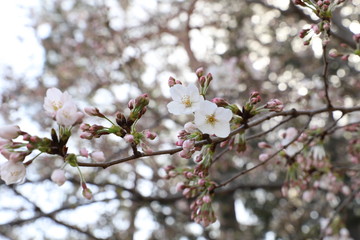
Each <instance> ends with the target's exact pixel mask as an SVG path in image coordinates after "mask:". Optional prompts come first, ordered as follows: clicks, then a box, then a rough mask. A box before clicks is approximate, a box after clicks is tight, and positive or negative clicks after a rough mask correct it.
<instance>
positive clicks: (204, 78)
mask: <svg viewBox="0 0 360 240" xmlns="http://www.w3.org/2000/svg"><path fill="white" fill-rule="evenodd" d="M198 81H199V85H200V86H202V87H204V86H205V82H206V77H205V76H201V77H200V78H199V79H198Z"/></svg>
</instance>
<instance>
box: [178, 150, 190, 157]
mask: <svg viewBox="0 0 360 240" xmlns="http://www.w3.org/2000/svg"><path fill="white" fill-rule="evenodd" d="M191 155H192V153H191V152H190V151H189V150H187V149H183V150H181V151H180V152H179V156H180V157H182V158H185V159H189V158H191Z"/></svg>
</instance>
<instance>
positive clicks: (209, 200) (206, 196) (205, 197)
mask: <svg viewBox="0 0 360 240" xmlns="http://www.w3.org/2000/svg"><path fill="white" fill-rule="evenodd" d="M202 200H203V202H205V203H211V197H210V196H209V195H208V194H207V195H205V196H203V197H202Z"/></svg>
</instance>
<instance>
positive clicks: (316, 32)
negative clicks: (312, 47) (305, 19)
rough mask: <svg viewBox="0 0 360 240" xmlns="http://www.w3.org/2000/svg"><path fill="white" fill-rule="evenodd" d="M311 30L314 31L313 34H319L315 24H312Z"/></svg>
mask: <svg viewBox="0 0 360 240" xmlns="http://www.w3.org/2000/svg"><path fill="white" fill-rule="evenodd" d="M311 28H312V30H313V31H314V33H315V34H319V33H320V28H319V26H318V25H317V24H313V25H312V26H311Z"/></svg>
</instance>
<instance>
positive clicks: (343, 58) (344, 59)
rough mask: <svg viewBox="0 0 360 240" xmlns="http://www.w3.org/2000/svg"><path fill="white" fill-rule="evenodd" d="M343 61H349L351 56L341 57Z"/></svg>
mask: <svg viewBox="0 0 360 240" xmlns="http://www.w3.org/2000/svg"><path fill="white" fill-rule="evenodd" d="M341 60H343V61H347V60H349V55H344V56H342V57H341Z"/></svg>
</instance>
